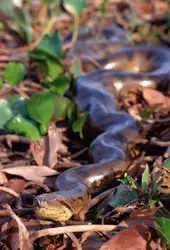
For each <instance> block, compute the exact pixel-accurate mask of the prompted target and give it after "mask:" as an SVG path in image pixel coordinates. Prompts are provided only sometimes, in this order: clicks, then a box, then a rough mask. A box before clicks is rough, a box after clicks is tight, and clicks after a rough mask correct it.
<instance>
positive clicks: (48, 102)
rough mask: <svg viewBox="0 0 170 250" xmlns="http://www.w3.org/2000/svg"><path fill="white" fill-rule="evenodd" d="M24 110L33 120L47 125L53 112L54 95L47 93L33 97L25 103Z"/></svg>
mask: <svg viewBox="0 0 170 250" xmlns="http://www.w3.org/2000/svg"><path fill="white" fill-rule="evenodd" d="M26 110H27V113H28V116H29V117H31V118H32V119H33V120H35V121H37V122H39V123H40V124H41V123H42V124H44V125H47V124H48V123H49V121H50V119H51V117H52V114H53V111H54V95H53V94H52V93H51V92H49V91H45V92H42V93H40V94H35V95H33V96H32V97H31V98H30V99H29V100H28V101H27V104H26Z"/></svg>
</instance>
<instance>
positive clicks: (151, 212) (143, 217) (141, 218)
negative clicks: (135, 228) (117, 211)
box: [119, 208, 157, 228]
mask: <svg viewBox="0 0 170 250" xmlns="http://www.w3.org/2000/svg"><path fill="white" fill-rule="evenodd" d="M156 211H157V208H153V209H151V208H148V209H143V210H137V211H134V212H132V213H131V214H130V215H129V217H128V218H127V219H126V220H124V221H122V222H121V223H120V224H119V226H123V227H129V226H131V225H134V224H139V223H143V224H145V225H146V226H148V227H150V228H155V218H156Z"/></svg>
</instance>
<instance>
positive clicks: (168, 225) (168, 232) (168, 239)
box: [156, 217, 170, 247]
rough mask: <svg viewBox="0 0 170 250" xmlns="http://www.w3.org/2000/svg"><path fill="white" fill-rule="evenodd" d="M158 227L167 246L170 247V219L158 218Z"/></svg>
mask: <svg viewBox="0 0 170 250" xmlns="http://www.w3.org/2000/svg"><path fill="white" fill-rule="evenodd" d="M156 229H157V231H158V233H159V234H160V236H161V238H162V240H163V241H164V242H165V244H166V245H167V247H170V219H168V218H159V217H158V218H156Z"/></svg>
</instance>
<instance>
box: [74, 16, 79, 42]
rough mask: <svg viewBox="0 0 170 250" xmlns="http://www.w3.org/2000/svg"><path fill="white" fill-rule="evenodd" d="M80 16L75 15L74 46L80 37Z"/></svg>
mask: <svg viewBox="0 0 170 250" xmlns="http://www.w3.org/2000/svg"><path fill="white" fill-rule="evenodd" d="M79 25H80V22H79V16H75V17H74V31H73V36H72V45H73V46H74V45H75V43H76V41H77V38H78V33H79Z"/></svg>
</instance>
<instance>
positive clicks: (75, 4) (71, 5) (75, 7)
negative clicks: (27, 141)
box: [63, 0, 87, 45]
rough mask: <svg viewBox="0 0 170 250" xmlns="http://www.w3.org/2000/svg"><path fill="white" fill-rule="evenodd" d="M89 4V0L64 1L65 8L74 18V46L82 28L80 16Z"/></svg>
mask: <svg viewBox="0 0 170 250" xmlns="http://www.w3.org/2000/svg"><path fill="white" fill-rule="evenodd" d="M86 4H87V0H79V1H75V0H63V6H64V8H65V9H66V10H67V11H68V13H70V14H71V15H72V16H73V17H74V32H73V36H72V44H73V45H74V44H75V42H76V40H77V37H78V31H79V26H80V21H79V15H80V13H81V12H82V10H83V9H84V7H85V6H86Z"/></svg>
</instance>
